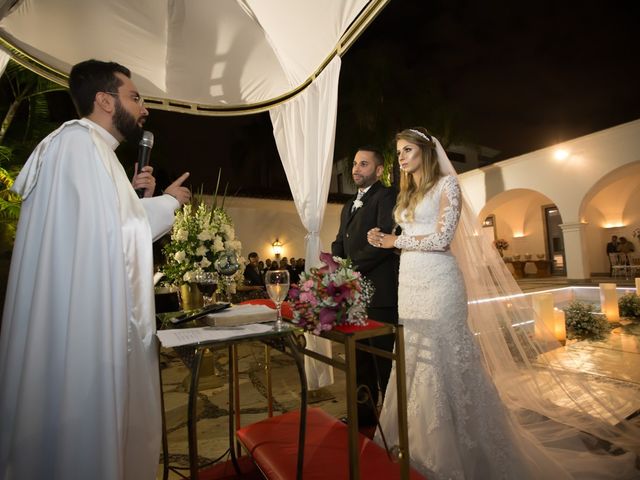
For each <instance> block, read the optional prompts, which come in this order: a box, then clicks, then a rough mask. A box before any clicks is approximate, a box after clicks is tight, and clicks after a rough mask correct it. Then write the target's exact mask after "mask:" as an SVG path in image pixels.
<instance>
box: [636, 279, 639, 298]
mask: <svg viewBox="0 0 640 480" xmlns="http://www.w3.org/2000/svg"><path fill="white" fill-rule="evenodd" d="M636 295H640V278H636Z"/></svg>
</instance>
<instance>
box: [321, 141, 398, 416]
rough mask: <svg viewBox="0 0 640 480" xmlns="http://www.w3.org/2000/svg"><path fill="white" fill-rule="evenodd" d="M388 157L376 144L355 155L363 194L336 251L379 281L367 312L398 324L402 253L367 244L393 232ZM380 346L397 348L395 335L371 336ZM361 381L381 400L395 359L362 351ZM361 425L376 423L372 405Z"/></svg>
mask: <svg viewBox="0 0 640 480" xmlns="http://www.w3.org/2000/svg"><path fill="white" fill-rule="evenodd" d="M383 171H384V158H383V156H382V154H381V153H380V151H379V150H377V149H375V148H373V147H362V148H360V149H359V150H358V151H357V152H356V154H355V157H354V159H353V167H352V170H351V174H352V176H353V181H354V182H355V184H356V186H357V187H358V194H357V195H356V196H355V197H354V198H353V199H352V200H351V201H349V202H347V203H346V204H345V206H344V208H343V209H342V214H341V216H340V230H339V231H338V235H337V236H336V240H335V241H334V242H333V243H332V244H331V254H332V255H333V256H338V257H342V258H350V259H351V260H352V261H353V264H354V266H355V267H356V269H357V270H358V271H359V272H360V273H362V275H363V276H364V277H366V278H368V279H369V280H371V282H372V283H373V286H374V287H375V293H374V296H373V299H372V301H371V305H370V306H369V308H368V309H367V314H368V316H369V318H371V319H372V320H377V321H380V322H386V323H392V324H397V323H398V265H399V256H398V255H397V254H396V253H395V252H394V250H393V249H384V248H375V247H373V246H371V245H369V243H368V242H367V232H368V231H369V230H371V229H372V228H375V227H379V228H380V230H382V231H383V232H385V233H391V232H392V231H393V228H394V225H395V222H394V220H393V207H394V206H395V203H396V192H395V191H394V189H392V188H387V187H385V186H384V185H382V184H381V183H380V177H381V176H382V172H383ZM369 341H370V342H371V344H373V345H374V346H376V347H378V348H382V349H385V350H387V351H389V352H391V351H393V337H392V336H391V335H385V336H384V337H376V338H372V339H370V340H369ZM356 369H357V381H358V385H363V384H364V385H367V386H368V387H369V389H370V390H371V392H372V394H373V401H374V403H375V404H377V403H378V399H379V395H378V391H379V390H378V388H379V389H380V392H381V394H382V395H384V392H385V390H386V387H387V382H388V380H389V374H390V372H391V361H390V360H387V359H383V358H381V357H376V356H374V355H371V354H369V353H366V352H361V351H360V350H357V351H356ZM358 424H359V426H371V425H374V424H375V416H374V415H373V412H372V411H371V408H370V407H369V406H368V405H364V406H363V405H361V404H358Z"/></svg>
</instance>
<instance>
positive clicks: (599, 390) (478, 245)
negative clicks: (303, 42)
mask: <svg viewBox="0 0 640 480" xmlns="http://www.w3.org/2000/svg"><path fill="white" fill-rule="evenodd" d="M434 141H435V142H436V152H437V156H438V162H439V164H440V167H441V170H442V172H443V173H444V174H447V175H455V170H454V168H453V166H452V164H451V162H450V161H449V159H448V157H447V155H446V153H445V151H444V149H443V148H442V146H441V145H440V143H439V142H438V141H437V139H435V138H434ZM462 193H463V195H462V208H461V214H460V219H459V222H458V228H457V231H456V234H455V237H454V239H453V243H452V244H451V252H452V253H453V254H454V256H455V257H456V259H457V261H458V264H459V266H460V269H461V271H462V272H463V276H464V282H465V287H466V291H467V296H468V300H469V314H468V324H469V327H470V329H471V331H472V332H473V333H474V335H475V338H476V340H477V341H478V343H479V345H480V347H481V351H482V356H483V361H484V363H485V366H486V369H487V371H488V373H489V374H490V375H491V377H492V379H493V382H494V384H495V385H496V387H497V389H498V392H499V393H500V397H501V399H502V401H503V402H504V403H505V405H506V406H507V407H509V409H510V410H511V412H512V413H513V415H514V418H516V419H517V420H518V422H517V424H518V425H519V428H520V429H521V430H523V431H524V433H523V434H524V435H530V434H532V435H533V436H535V437H536V438H537V439H538V441H539V442H540V443H541V444H543V445H545V446H546V447H547V450H548V452H549V454H550V455H552V456H553V458H555V459H556V460H557V461H559V462H560V463H561V464H562V465H564V466H565V468H566V470H567V471H568V472H571V474H572V475H574V476H575V477H576V478H580V475H581V474H582V473H588V474H589V475H590V477H589V478H630V476H629V475H631V476H633V475H634V469H633V457H634V454H638V453H640V429H639V428H638V427H637V426H634V425H633V424H632V423H630V422H628V421H627V420H625V416H626V415H628V414H629V413H632V411H633V406H634V405H637V395H638V391H637V389H636V388H634V387H633V386H630V385H625V384H621V383H620V384H619V383H613V382H610V381H607V380H606V379H601V378H597V377H594V376H591V375H588V374H583V373H582V372H581V371H579V370H577V369H576V368H575V365H572V360H571V359H569V358H568V357H567V356H563V355H562V354H561V353H562V351H563V350H562V349H561V348H560V346H561V345H560V343H559V342H558V341H557V340H556V339H555V336H554V334H553V332H550V331H548V329H545V326H544V325H540V322H538V324H539V326H540V327H541V329H542V330H541V331H539V330H540V329H538V327H536V329H537V331H536V332H535V335H534V333H533V323H534V319H535V312H534V309H533V306H532V300H531V297H530V296H524V295H522V290H521V289H520V287H519V286H518V284H517V283H516V281H515V280H514V278H513V276H512V275H511V273H510V272H509V270H508V269H507V267H506V264H505V263H504V261H503V260H502V258H501V257H500V255H499V253H498V251H497V250H496V249H495V248H494V247H493V245H492V244H491V242H490V240H489V239H488V238H487V237H486V236H484V235H482V233H481V228H482V227H481V226H480V224H479V222H478V219H477V216H476V215H475V213H474V212H473V211H472V209H471V207H470V206H469V205H468V203H467V202H466V200H465V196H464V189H463V192H462ZM581 432H588V433H590V434H592V435H594V436H595V437H597V438H600V439H603V440H606V441H609V442H611V443H612V444H614V445H616V446H619V447H622V448H624V449H626V450H628V451H629V452H631V453H629V454H627V455H620V456H613V455H604V456H603V455H598V454H590V453H589V452H588V451H587V450H586V449H585V447H584V444H583V443H582V434H581ZM629 456H631V459H629ZM609 476H610V477H609Z"/></svg>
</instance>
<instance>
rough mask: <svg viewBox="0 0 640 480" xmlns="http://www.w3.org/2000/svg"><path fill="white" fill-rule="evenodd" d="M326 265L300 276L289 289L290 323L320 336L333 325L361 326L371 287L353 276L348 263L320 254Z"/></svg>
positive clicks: (360, 276) (365, 316)
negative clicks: (291, 311) (291, 317)
mask: <svg viewBox="0 0 640 480" xmlns="http://www.w3.org/2000/svg"><path fill="white" fill-rule="evenodd" d="M320 260H321V261H322V262H323V263H324V264H325V265H324V266H323V267H321V268H312V269H311V271H310V272H308V273H306V272H305V273H302V274H301V275H300V281H299V283H298V285H292V286H291V288H290V289H289V299H290V300H291V302H292V307H293V323H296V324H297V325H299V326H300V327H302V328H304V329H305V330H308V331H311V332H313V333H315V334H319V333H320V332H322V331H326V330H331V329H332V328H333V327H334V325H343V324H352V325H354V324H355V325H364V324H365V323H366V319H367V305H368V304H369V302H370V301H371V297H372V296H373V285H372V284H371V282H370V281H369V280H367V279H365V278H363V277H362V275H361V274H360V272H356V271H355V270H354V269H353V267H352V265H351V261H350V260H348V259H347V260H345V259H342V258H339V257H332V256H331V255H330V254H329V253H322V254H320Z"/></svg>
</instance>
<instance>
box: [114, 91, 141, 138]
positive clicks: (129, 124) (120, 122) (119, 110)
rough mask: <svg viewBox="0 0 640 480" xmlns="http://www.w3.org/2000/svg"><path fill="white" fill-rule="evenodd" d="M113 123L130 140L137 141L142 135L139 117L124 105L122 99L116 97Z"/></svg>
mask: <svg viewBox="0 0 640 480" xmlns="http://www.w3.org/2000/svg"><path fill="white" fill-rule="evenodd" d="M113 125H114V127H116V129H117V130H118V131H119V132H120V133H121V134H122V136H123V137H124V138H125V139H126V140H128V141H130V142H134V143H135V142H137V141H138V140H139V139H140V138H141V137H142V132H143V129H142V127H141V126H139V125H138V121H137V119H136V118H135V117H134V116H133V115H131V114H130V113H129V112H128V111H127V110H125V109H124V108H123V107H122V104H121V103H120V99H116V110H115V113H114V115H113Z"/></svg>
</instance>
